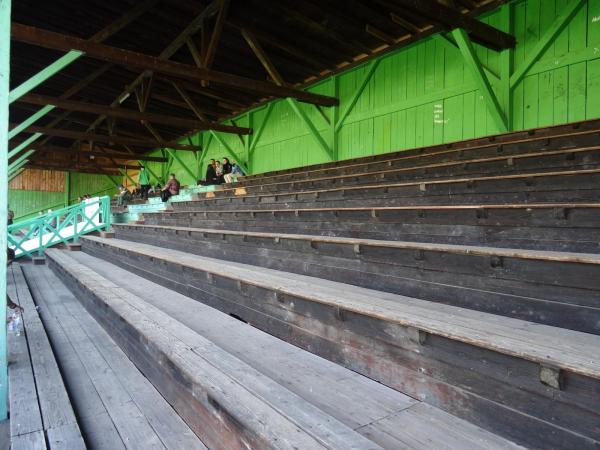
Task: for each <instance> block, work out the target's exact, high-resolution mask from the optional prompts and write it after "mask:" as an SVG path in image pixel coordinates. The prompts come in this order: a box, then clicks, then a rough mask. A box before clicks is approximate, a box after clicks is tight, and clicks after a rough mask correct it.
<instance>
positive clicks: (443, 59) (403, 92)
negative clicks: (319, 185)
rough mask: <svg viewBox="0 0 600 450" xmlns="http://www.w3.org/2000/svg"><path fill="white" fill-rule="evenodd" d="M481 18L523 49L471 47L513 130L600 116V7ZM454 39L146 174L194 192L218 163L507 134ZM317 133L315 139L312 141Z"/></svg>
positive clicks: (266, 166) (254, 117) (388, 60)
mask: <svg viewBox="0 0 600 450" xmlns="http://www.w3.org/2000/svg"><path fill="white" fill-rule="evenodd" d="M573 5H579V7H578V8H577V9H576V10H575V13H574V14H573V15H572V17H570V19H569V20H568V21H567V22H566V26H565V27H564V29H562V30H561V31H560V33H558V34H557V35H556V36H555V37H553V38H552V39H550V40H548V43H549V44H548V46H547V48H545V50H544V52H543V53H541V55H540V57H539V59H537V60H536V61H535V63H534V64H532V65H531V67H529V69H528V70H527V72H525V74H524V76H523V77H522V79H520V80H519V82H518V83H516V84H514V86H512V87H511V82H510V79H511V76H512V77H513V78H514V75H515V73H517V72H519V71H520V70H522V68H523V67H524V66H526V65H527V62H528V60H529V58H530V57H531V55H532V54H535V51H536V49H537V48H538V47H539V46H540V43H541V42H545V41H546V40H547V39H546V37H547V33H548V32H549V30H552V29H553V26H554V24H555V23H556V21H557V20H558V19H560V18H561V17H562V16H563V15H564V12H565V11H567V10H568V9H569V7H572V6H573ZM481 20H483V21H485V22H487V23H490V24H492V25H494V26H496V27H498V28H500V29H503V30H505V31H510V32H512V33H514V35H515V37H516V39H517V46H516V48H515V49H514V50H513V51H504V52H495V51H493V50H488V49H485V48H483V47H481V46H478V45H474V48H475V51H476V54H477V56H478V58H479V59H480V61H481V63H482V64H483V66H484V67H485V70H486V73H487V74H488V78H489V80H490V83H491V85H492V88H493V90H494V92H495V94H496V96H497V98H498V101H499V103H500V105H501V106H502V108H503V111H502V112H503V113H504V114H505V115H506V116H507V118H508V124H507V125H508V126H507V129H509V130H520V129H526V128H532V127H540V126H546V125H553V124H560V123H566V122H572V121H578V120H584V119H592V118H598V117H600V0H520V1H514V2H511V3H510V4H509V5H505V6H503V7H501V8H500V9H498V10H496V11H494V12H492V13H490V14H488V15H486V16H485V17H482V18H481ZM448 37H449V38H450V40H448V39H445V38H443V37H442V36H440V35H437V36H433V37H431V38H428V39H426V40H424V41H421V42H419V43H416V44H414V45H411V46H410V47H406V48H403V49H400V50H398V51H395V52H393V53H390V54H387V55H385V56H382V57H380V58H379V60H377V61H375V62H366V63H365V64H362V65H360V66H358V67H355V68H352V69H350V70H347V71H345V72H342V73H340V74H337V75H335V76H331V77H329V78H327V79H325V80H323V81H321V82H319V83H318V84H316V85H314V86H312V87H310V88H309V90H310V91H313V92H317V93H323V94H328V95H335V96H337V97H338V98H339V99H340V106H339V107H335V108H322V109H320V110H319V109H317V108H316V107H315V106H313V105H307V104H302V103H298V102H293V101H290V100H278V101H274V102H271V103H270V104H269V105H264V106H261V107H259V108H257V109H254V110H252V111H250V112H248V113H245V114H242V115H241V116H239V117H237V118H235V119H234V122H235V124H236V125H240V126H250V127H252V128H253V129H254V134H253V135H251V136H244V137H239V136H237V135H231V134H223V133H213V132H203V133H200V134H198V135H196V136H193V138H192V142H193V143H194V144H198V145H200V146H201V147H202V148H203V149H204V151H203V152H197V153H193V152H186V151H178V152H176V155H177V157H178V158H179V160H180V161H181V162H180V161H177V160H173V159H172V158H171V157H170V155H169V154H168V153H166V152H165V153H162V154H164V156H167V157H169V158H170V159H171V161H170V162H169V163H163V164H161V163H148V167H149V168H150V169H151V170H152V171H153V172H155V173H156V174H158V175H159V176H161V177H163V180H164V178H166V176H167V174H168V173H169V172H175V173H176V174H177V175H178V178H179V179H180V180H181V181H182V183H183V184H192V183H195V182H196V181H197V180H198V179H201V178H203V177H204V172H205V168H206V163H207V161H208V160H209V159H210V158H222V157H223V156H227V157H230V158H233V159H237V160H238V161H241V162H242V163H243V164H245V165H246V166H247V167H248V168H249V169H250V172H251V173H259V172H265V171H269V170H276V169H281V168H288V167H298V166H304V165H309V164H315V163H319V162H324V161H331V160H334V159H347V158H354V157H360V156H365V155H370V154H375V153H384V152H390V151H397V150H402V149H408V148H414V147H419V146H427V145H432V144H438V143H444V142H451V141H456V140H462V139H469V138H473V137H478V136H484V135H489V134H494V133H498V132H499V131H501V130H500V129H499V128H498V126H497V125H496V124H495V122H494V121H493V120H492V116H491V114H490V112H489V109H488V104H487V102H486V98H485V96H484V95H483V93H482V92H481V91H480V90H479V89H478V84H477V83H476V80H475V79H474V77H473V75H472V73H471V72H470V70H469V68H468V66H467V65H465V63H464V59H463V56H462V55H461V53H460V51H459V50H458V48H457V47H456V45H455V44H454V43H453V41H452V40H451V36H450V35H448ZM369 73H371V76H370V77H369V78H368V79H367V78H365V75H366V74H369ZM364 81H366V84H365V85H364V89H363V90H362V91H360V90H359V87H360V86H361V84H362V83H363V82H364ZM358 92H360V95H358V96H357V95H356V94H357V93H358ZM354 100H356V102H355V103H354ZM352 105H353V107H351V106H352ZM350 107H351V108H350ZM349 108H350V109H349ZM298 111H299V112H300V114H298ZM346 112H347V114H346ZM303 117H304V118H303ZM342 118H345V120H344V121H343V123H340V119H342ZM304 119H306V120H304ZM228 122H229V121H228ZM310 125H312V126H313V127H314V129H316V130H317V131H318V133H317V134H313V133H311V131H310ZM182 143H189V142H188V141H187V140H186V141H185V142H182ZM152 154H153V155H160V154H161V151H159V150H157V151H155V152H152ZM232 154H234V155H235V157H232ZM200 165H201V166H202V167H200ZM81 177H82V179H87V178H88V177H90V178H91V176H89V175H81ZM152 180H153V183H154V182H155V178H154V177H152ZM82 182H83V181H82ZM90 190H92V191H93V189H91V188H90V189H83V190H82V191H81V192H82V193H83V192H85V191H90ZM75 191H76V190H75V189H73V192H75ZM73 195H75V194H73Z"/></svg>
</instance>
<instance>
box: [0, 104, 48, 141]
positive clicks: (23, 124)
mask: <svg viewBox="0 0 600 450" xmlns="http://www.w3.org/2000/svg"><path fill="white" fill-rule="evenodd" d="M54 108H55V106H54V105H46V106H44V107H43V108H42V109H40V110H39V111H38V112H36V113H34V114H32V115H31V116H29V117H28V118H27V119H25V120H24V121H23V122H21V123H20V124H19V125H17V126H16V127H14V128H13V129H12V130H10V131H9V132H8V139H12V138H14V137H15V136H16V135H17V134H19V133H20V132H21V131H23V130H24V129H25V128H27V127H28V126H29V125H33V124H34V123H35V122H37V121H38V120H39V119H41V118H42V117H44V116H45V115H46V114H48V113H49V112H50V111H52V110H53V109H54Z"/></svg>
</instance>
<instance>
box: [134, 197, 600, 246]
mask: <svg viewBox="0 0 600 450" xmlns="http://www.w3.org/2000/svg"><path fill="white" fill-rule="evenodd" d="M598 221H600V204H599V203H539V204H530V203H527V204H488V205H486V204H474V205H414V206H397V207H356V208H345V207H336V208H305V209H268V208H266V209H263V208H260V209H259V208H257V209H248V208H244V209H238V210H233V209H230V210H204V211H203V210H190V211H185V210H183V211H173V212H169V213H164V214H148V215H145V216H144V223H145V224H147V225H163V226H187V227H195V228H205V229H208V228H213V229H220V230H238V231H241V230H244V231H256V232H278V233H287V234H294V233H297V234H311V235H323V236H326V235H327V236H345V237H356V238H368V239H381V240H403V241H418V242H432V243H433V242H435V243H445V244H464V245H487V246H494V247H508V248H526V249H540V250H558V251H572V252H590V253H597V252H598V251H600V245H599V242H600V231H599V230H598V229H597V226H596V225H597V223H598Z"/></svg>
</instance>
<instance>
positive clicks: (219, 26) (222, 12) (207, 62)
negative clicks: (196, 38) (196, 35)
mask: <svg viewBox="0 0 600 450" xmlns="http://www.w3.org/2000/svg"><path fill="white" fill-rule="evenodd" d="M228 9H229V0H220V4H219V13H218V14H217V20H216V22H215V26H214V28H213V32H212V35H211V37H210V41H209V43H208V46H207V47H206V54H205V55H204V60H203V64H202V67H204V68H206V69H210V68H211V67H212V64H213V61H214V59H215V54H216V52H217V46H218V45H219V40H220V39H221V33H222V31H223V25H224V24H225V17H226V16H227V10H228Z"/></svg>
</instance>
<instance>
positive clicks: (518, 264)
mask: <svg viewBox="0 0 600 450" xmlns="http://www.w3.org/2000/svg"><path fill="white" fill-rule="evenodd" d="M114 228H115V232H116V237H117V238H118V239H123V240H128V241H133V242H140V243H145V244H150V245H157V246H160V247H165V248H170V249H175V250H180V251H184V252H189V253H193V254H196V255H201V256H208V257H212V258H218V259H225V260H229V261H236V262H241V263H246V264H253V265H257V266H262V267H268V268H271V269H276V270H282V271H286V272H293V273H299V274H304V275H309V276H315V277H320V278H325V279H328V280H333V281H339V282H342V283H349V284H353V285H357V286H362V287H366V288H371V289H378V290H382V291H386V292H393V293H396V294H401V295H407V296H411V297H417V298H421V299H425V300H431V301H436V302H440V303H445V304H452V305H455V306H461V307H465V308H470V309H476V310H479V311H485V312H489V313H494V314H500V315H504V316H508V317H515V318H520V319H525V320H529V321H532V322H537V323H543V324H546V325H552V326H556V327H561V328H568V329H572V330H577V331H583V332H586V333H593V334H600V255H598V254H582V253H564V252H550V251H536V250H522V249H501V248H494V247H482V246H467V245H447V244H431V243H421V242H402V241H380V240H368V239H356V238H343V237H324V236H314V235H300V234H283V233H256V232H246V231H231V230H220V231H219V230H211V229H199V228H189V227H176V226H153V225H115V227H114Z"/></svg>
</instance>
